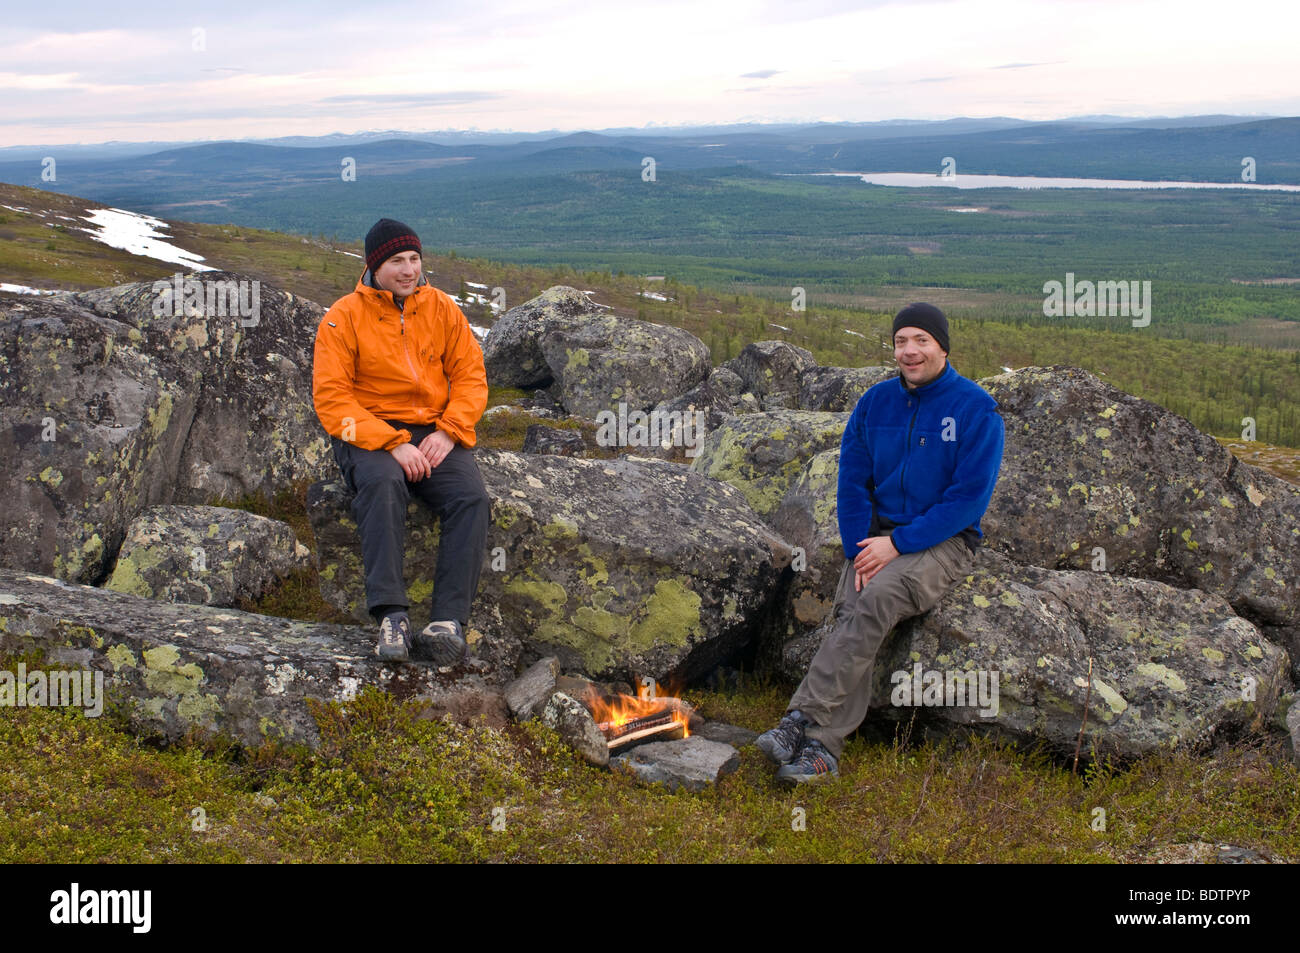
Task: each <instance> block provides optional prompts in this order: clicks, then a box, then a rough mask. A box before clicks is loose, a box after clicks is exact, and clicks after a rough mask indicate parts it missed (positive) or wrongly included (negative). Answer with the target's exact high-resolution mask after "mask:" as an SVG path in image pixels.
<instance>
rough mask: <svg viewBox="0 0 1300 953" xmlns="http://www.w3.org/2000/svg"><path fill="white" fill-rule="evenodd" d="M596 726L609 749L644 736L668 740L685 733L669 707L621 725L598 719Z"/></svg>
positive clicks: (684, 727) (673, 711) (638, 739)
mask: <svg viewBox="0 0 1300 953" xmlns="http://www.w3.org/2000/svg"><path fill="white" fill-rule="evenodd" d="M596 728H597V729H599V730H600V733H601V734H602V735H604V736H605V739H606V740H607V741H608V743H609V749H610V750H611V751H613V750H614V749H615V748H621V747H623V746H624V745H628V744H631V743H632V742H634V741H641V740H643V739H645V738H650V737H654V736H658V738H657V740H659V741H669V740H673V739H676V738H682V737H684V736H685V734H686V725H685V724H683V723H682V722H681V721H679V720H678V718H677V712H676V711H675V710H673V709H671V708H665V709H664V710H663V711H661V712H658V713H655V714H650V715H643V716H642V717H640V718H633V719H632V720H631V721H627V722H624V723H623V724H621V725H620V724H615V723H613V722H609V721H598V722H596Z"/></svg>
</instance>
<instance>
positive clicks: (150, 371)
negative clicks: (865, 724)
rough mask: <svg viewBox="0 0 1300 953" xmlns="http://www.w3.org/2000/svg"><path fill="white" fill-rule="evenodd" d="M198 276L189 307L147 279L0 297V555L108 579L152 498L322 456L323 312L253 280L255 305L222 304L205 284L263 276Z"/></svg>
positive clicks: (200, 493)
mask: <svg viewBox="0 0 1300 953" xmlns="http://www.w3.org/2000/svg"><path fill="white" fill-rule="evenodd" d="M187 280H193V281H195V282H199V283H198V284H196V285H194V288H195V289H196V290H197V293H196V296H195V300H194V302H192V303H188V304H187V303H186V301H185V299H184V296H182V298H181V302H180V306H179V307H173V306H172V305H171V304H170V302H167V304H168V306H167V307H163V306H162V305H163V304H164V299H163V298H162V297H161V294H160V291H156V290H155V288H154V284H153V283H151V282H137V283H134V284H129V285H121V286H119V287H116V288H105V289H99V290H96V291H88V292H81V293H78V294H60V295H53V296H50V297H48V298H23V299H11V298H5V299H4V300H3V301H0V430H3V431H4V432H5V433H6V434H8V435H9V438H8V439H6V440H4V441H0V495H3V497H4V499H5V500H6V501H7V502H8V506H6V507H5V509H4V512H3V513H0V539H3V540H4V545H3V546H0V566H6V567H11V568H26V569H31V570H37V571H40V572H44V573H53V574H54V575H56V576H58V577H60V578H65V579H72V580H77V581H81V582H93V583H98V582H101V581H102V580H103V579H104V577H105V575H106V573H107V571H108V568H109V565H110V563H111V561H112V559H113V557H114V555H115V553H116V552H117V548H118V546H119V545H120V544H121V541H122V539H123V538H124V536H125V534H126V529H127V526H128V525H129V523H130V522H131V520H132V519H134V518H135V517H136V516H137V515H139V513H140V512H142V511H143V510H144V509H145V508H147V507H149V506H153V505H157V504H165V503H175V502H206V501H207V500H209V499H211V498H213V497H217V496H224V497H238V496H242V495H244V494H246V493H262V494H265V495H268V496H269V495H270V494H272V493H273V492H274V491H275V490H276V489H278V488H280V487H283V486H284V485H286V484H287V483H289V482H290V481H292V480H295V479H301V478H304V477H306V476H308V475H310V474H311V473H313V472H315V471H317V470H318V468H319V466H320V465H321V463H322V462H323V461H324V459H325V453H326V449H327V447H326V443H325V440H324V437H323V435H322V434H321V433H320V429H319V424H317V423H316V421H315V416H314V413H313V411H312V403H311V348H312V336H313V333H314V329H315V324H316V321H317V320H318V319H319V316H320V314H321V309H320V307H319V306H318V305H315V304H313V303H311V302H309V301H305V300H303V299H300V298H295V297H294V296H292V295H289V294H286V293H284V292H280V291H277V290H275V289H272V288H270V287H267V286H262V285H260V284H258V285H257V286H256V287H257V289H258V296H257V305H258V307H257V314H256V315H255V316H254V315H252V314H250V315H247V316H245V315H242V314H238V313H232V312H230V311H228V312H227V313H226V314H224V315H223V314H220V313H216V312H218V311H220V310H223V307H218V305H220V304H222V302H223V301H224V300H225V299H224V298H223V299H220V300H218V299H217V298H216V297H215V296H214V298H213V306H214V307H213V309H209V308H208V302H207V297H206V295H207V291H206V289H208V288H217V287H218V286H221V287H223V288H224V286H225V285H227V284H228V283H229V282H232V281H233V282H235V283H236V285H238V283H239V282H245V285H244V288H245V289H246V290H247V291H248V292H249V294H248V295H247V300H248V301H249V302H251V301H252V294H251V292H252V290H253V287H254V286H253V285H252V284H250V282H251V281H252V279H247V278H245V277H243V276H239V275H231V274H226V273H222V272H207V273H203V274H202V275H191V276H187ZM164 284H165V283H164ZM224 293H225V292H224V291H223V294H224ZM200 302H201V303H200ZM191 305H193V306H191ZM155 310H157V311H158V312H160V313H155ZM178 311H179V313H177V312H178ZM254 322H255V323H254Z"/></svg>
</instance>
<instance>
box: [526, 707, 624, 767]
mask: <svg viewBox="0 0 1300 953" xmlns="http://www.w3.org/2000/svg"><path fill="white" fill-rule="evenodd" d="M542 724H544V725H546V727H548V728H554V729H555V730H556V732H557V733H558V734H559V736H560V737H561V738H562V739H563V740H564V743H565V744H567V745H568V746H569V747H570V748H572V749H573V750H574V751H576V752H577V753H578V754H579V755H580V756H581V757H582V759H583V760H584V761H587V762H589V763H590V764H594V765H596V766H598V767H602V768H603V767H605V766H606V765H607V764H609V744H608V742H606V741H605V736H604V735H602V734H601V733H600V729H599V728H597V727H596V722H595V721H594V720H593V719H592V717H591V712H589V711H587V708H586V706H585V705H583V704H582V703H581V702H579V701H577V700H576V699H574V698H570V697H569V696H568V695H566V694H564V692H556V693H555V694H554V695H552V696H551V700H550V701H549V702H547V703H546V707H545V708H544V709H542Z"/></svg>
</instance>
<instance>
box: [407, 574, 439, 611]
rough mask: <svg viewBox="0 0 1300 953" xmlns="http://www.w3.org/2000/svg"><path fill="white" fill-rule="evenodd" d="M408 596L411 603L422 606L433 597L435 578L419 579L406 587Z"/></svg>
mask: <svg viewBox="0 0 1300 953" xmlns="http://www.w3.org/2000/svg"><path fill="white" fill-rule="evenodd" d="M406 598H407V599H408V600H409V603H410V605H413V606H422V605H424V604H425V603H426V602H428V601H429V600H430V599H431V598H433V580H432V579H417V580H415V582H413V583H411V584H410V585H409V586H407V587H406Z"/></svg>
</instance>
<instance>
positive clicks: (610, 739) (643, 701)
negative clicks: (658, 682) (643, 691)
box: [584, 692, 692, 751]
mask: <svg viewBox="0 0 1300 953" xmlns="http://www.w3.org/2000/svg"><path fill="white" fill-rule="evenodd" d="M584 702H585V704H586V705H587V707H588V708H589V709H590V710H591V714H592V717H593V718H594V719H595V721H596V728H597V729H598V730H599V731H600V733H601V735H603V736H604V738H605V740H606V743H607V744H608V745H609V749H610V750H611V751H613V750H614V749H616V748H625V747H627V746H629V745H633V744H638V743H640V742H642V741H645V740H647V739H650V738H653V739H654V740H656V741H670V740H675V739H678V738H684V737H686V736H688V735H689V734H690V719H691V714H692V712H691V708H690V706H689V705H687V704H686V703H685V702H683V701H681V699H678V698H651V697H647V696H644V695H643V696H641V697H637V698H634V697H632V696H631V695H617V696H614V697H612V698H603V697H601V696H599V695H597V694H596V693H594V692H593V693H589V694H588V695H587V697H586V698H585V699H584Z"/></svg>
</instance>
